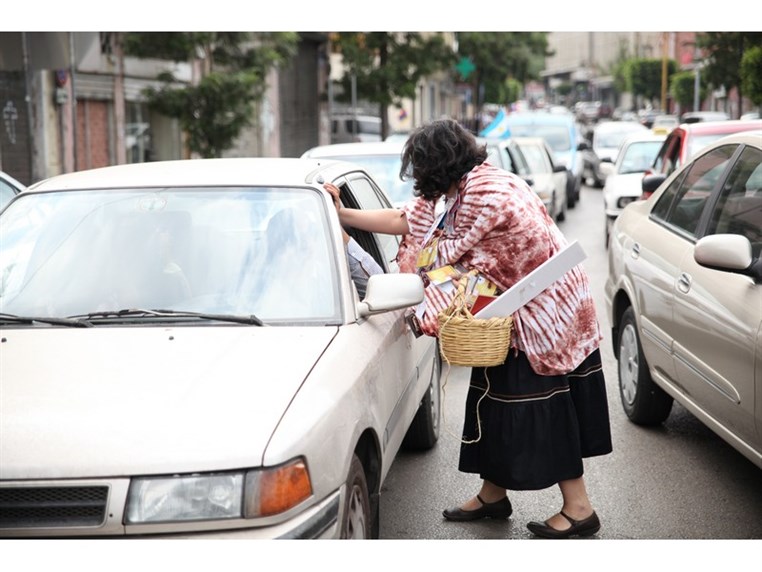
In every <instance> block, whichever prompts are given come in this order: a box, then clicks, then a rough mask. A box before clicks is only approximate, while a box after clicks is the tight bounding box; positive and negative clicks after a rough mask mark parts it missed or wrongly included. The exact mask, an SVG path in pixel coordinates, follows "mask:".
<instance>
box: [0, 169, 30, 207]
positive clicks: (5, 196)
mask: <svg viewBox="0 0 762 572" xmlns="http://www.w3.org/2000/svg"><path fill="white" fill-rule="evenodd" d="M24 189H26V185H24V184H23V183H21V182H19V181H17V180H16V179H14V178H13V177H11V176H10V175H9V174H8V173H4V172H2V171H0V210H3V207H5V205H7V204H8V203H9V202H11V199H12V198H13V197H15V196H16V195H18V194H19V193H20V192H21V191H23V190H24Z"/></svg>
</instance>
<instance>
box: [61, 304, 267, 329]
mask: <svg viewBox="0 0 762 572" xmlns="http://www.w3.org/2000/svg"><path fill="white" fill-rule="evenodd" d="M135 317H142V318H154V317H156V318H200V319H202V320H216V321H220V322H234V323H237V324H248V325H250V326H264V323H263V322H262V320H260V319H259V318H258V317H257V316H255V315H254V314H249V315H248V316H245V315H242V316H238V315H235V314H209V313H206V312H189V311H187V310H161V309H151V310H147V309H143V308H125V309H123V310H106V311H102V312H91V313H89V314H82V315H77V316H69V318H70V319H75V320H76V319H81V318H86V319H88V320H97V319H99V318H102V319H105V320H108V319H111V318H135Z"/></svg>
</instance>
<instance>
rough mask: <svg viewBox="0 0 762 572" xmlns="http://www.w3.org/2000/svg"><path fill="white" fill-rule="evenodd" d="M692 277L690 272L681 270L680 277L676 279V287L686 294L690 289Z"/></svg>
mask: <svg viewBox="0 0 762 572" xmlns="http://www.w3.org/2000/svg"><path fill="white" fill-rule="evenodd" d="M692 282H693V279H692V278H691V275H690V274H686V273H685V272H683V273H682V274H680V278H678V279H677V289H678V290H680V292H682V293H683V294H687V293H688V292H689V291H690V289H691V283H692Z"/></svg>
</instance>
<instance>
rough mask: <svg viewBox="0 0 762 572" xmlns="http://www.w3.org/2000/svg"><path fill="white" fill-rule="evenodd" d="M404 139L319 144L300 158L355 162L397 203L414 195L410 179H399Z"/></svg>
mask: <svg viewBox="0 0 762 572" xmlns="http://www.w3.org/2000/svg"><path fill="white" fill-rule="evenodd" d="M406 141H407V138H405V139H404V140H402V139H397V140H390V141H382V142H380V143H375V142H367V143H337V144H335V145H319V146H317V147H313V148H312V149H308V150H307V151H305V152H304V153H303V154H302V158H303V159H307V158H310V159H333V160H340V161H351V162H353V163H356V164H358V165H360V166H362V167H363V168H364V169H365V170H367V171H368V173H370V175H371V176H372V177H373V179H374V180H375V181H376V183H378V185H379V186H380V187H381V190H382V191H384V192H385V193H386V194H387V195H388V196H389V199H390V200H391V202H392V204H394V205H396V206H399V205H401V204H402V203H404V202H406V201H409V200H410V199H412V198H414V195H413V180H412V179H407V180H404V181H403V180H402V179H400V168H401V167H402V149H403V147H404V146H405V142H406Z"/></svg>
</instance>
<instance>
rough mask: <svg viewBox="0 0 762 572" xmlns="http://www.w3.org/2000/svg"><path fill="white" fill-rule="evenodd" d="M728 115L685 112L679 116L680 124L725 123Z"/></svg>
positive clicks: (716, 112)
mask: <svg viewBox="0 0 762 572" xmlns="http://www.w3.org/2000/svg"><path fill="white" fill-rule="evenodd" d="M728 119H730V115H728V114H727V113H725V112H724V111H687V112H686V113H683V114H682V115H681V116H680V123H700V122H702V121H727V120H728Z"/></svg>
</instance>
